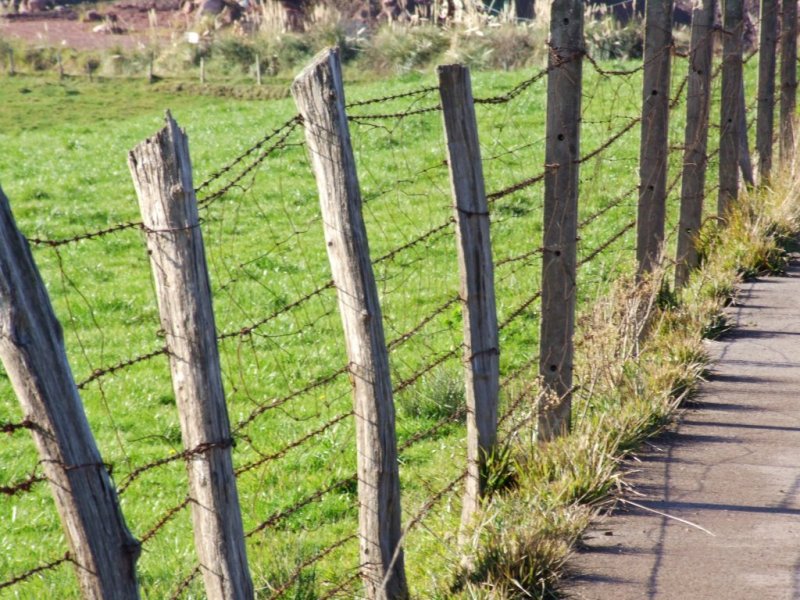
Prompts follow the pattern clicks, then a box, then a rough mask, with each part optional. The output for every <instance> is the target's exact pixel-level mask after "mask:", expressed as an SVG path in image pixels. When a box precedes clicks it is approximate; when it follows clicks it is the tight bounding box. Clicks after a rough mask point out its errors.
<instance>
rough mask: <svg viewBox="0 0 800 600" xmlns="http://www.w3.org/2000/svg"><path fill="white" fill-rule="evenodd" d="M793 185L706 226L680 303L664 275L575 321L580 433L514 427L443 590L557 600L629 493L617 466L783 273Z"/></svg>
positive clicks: (796, 210)
mask: <svg viewBox="0 0 800 600" xmlns="http://www.w3.org/2000/svg"><path fill="white" fill-rule="evenodd" d="M795 186H796V183H795V182H794V180H788V178H787V181H786V182H783V183H781V184H777V185H774V186H773V187H772V189H769V190H765V191H763V192H761V193H757V194H753V195H750V196H748V197H745V198H744V199H743V200H742V202H741V203H740V205H739V206H738V207H737V209H736V210H735V211H734V212H733V213H732V214H730V215H729V217H728V219H727V221H726V222H721V221H714V220H711V221H708V222H707V224H706V228H705V230H704V231H703V233H702V235H701V245H702V248H701V251H702V255H703V264H702V266H701V268H700V269H699V270H698V271H697V272H696V273H694V275H693V277H692V278H691V280H690V282H689V284H688V285H687V286H686V288H685V289H683V290H681V291H680V292H679V293H676V292H673V291H672V290H670V288H669V285H668V283H667V282H668V281H669V279H668V276H669V270H668V269H667V268H666V267H665V266H662V268H661V269H660V270H658V271H657V272H655V273H653V274H652V276H651V277H649V278H648V279H647V280H645V281H640V282H636V281H635V280H634V279H633V278H629V279H625V280H622V281H619V282H618V283H617V284H616V285H615V286H614V288H613V289H612V291H611V292H610V293H609V294H608V295H607V296H606V297H604V298H601V299H599V300H598V301H597V302H596V303H595V304H594V305H593V306H592V307H591V308H590V309H589V310H588V311H587V313H586V314H584V315H583V316H582V317H581V318H580V320H579V332H578V334H577V337H576V340H577V341H576V350H577V356H576V361H577V363H576V381H577V382H578V385H577V388H576V391H575V395H574V400H573V424H574V425H573V431H572V433H571V434H570V435H569V436H566V437H564V438H560V439H558V440H556V441H554V442H552V443H549V444H546V445H540V444H538V443H537V442H536V431H535V427H534V424H535V423H536V418H535V412H536V411H535V409H531V410H529V411H527V413H526V411H525V410H520V411H517V413H516V415H515V418H514V421H515V422H514V423H512V424H510V425H507V427H506V435H505V438H504V442H503V444H504V450H503V452H502V455H503V457H504V459H503V461H499V462H500V463H501V464H500V465H499V466H498V465H497V464H495V468H501V469H503V470H504V477H503V481H505V482H506V483H507V485H506V487H505V488H504V489H499V490H498V491H497V492H496V493H495V494H494V495H493V496H492V497H490V498H489V499H488V500H487V501H486V503H485V505H484V507H483V509H482V511H481V513H480V514H479V516H478V517H477V518H476V520H475V522H474V524H473V527H472V530H471V532H470V535H469V536H468V541H467V543H466V544H465V546H464V548H463V549H462V550H463V552H464V555H465V556H464V557H462V561H461V563H460V564H459V565H458V566H457V567H454V571H455V575H454V577H453V581H452V583H451V586H450V589H449V590H448V592H449V593H450V594H453V595H456V596H458V597H469V598H492V599H506V598H552V597H557V590H558V582H559V578H560V577H561V575H562V572H563V568H564V565H565V562H566V560H567V557H568V555H569V552H570V549H571V548H572V547H573V546H574V544H575V543H576V542H577V540H578V539H579V537H580V535H581V533H582V531H583V530H584V529H585V528H586V527H587V526H588V524H589V523H590V521H591V519H592V517H593V515H595V514H596V512H597V511H598V510H599V509H601V508H603V507H606V506H608V505H610V504H613V502H614V499H615V496H616V495H617V494H619V493H620V492H621V491H622V490H623V489H624V485H625V484H624V473H623V472H622V470H621V461H622V460H623V459H624V458H625V457H626V456H628V455H629V454H630V453H631V452H633V451H634V450H635V449H636V447H637V446H638V445H639V444H640V443H641V442H642V441H643V440H645V439H646V438H648V437H649V436H652V435H654V434H655V433H657V432H659V431H660V430H662V429H663V428H664V426H665V425H667V424H668V423H670V422H671V420H672V419H673V418H674V416H675V414H676V411H677V410H678V408H679V407H680V406H681V404H682V403H683V402H684V401H685V400H687V399H688V398H690V397H691V396H692V394H693V393H694V392H695V391H696V390H697V388H698V385H699V384H700V383H701V382H702V380H703V377H704V374H705V373H706V369H707V367H708V363H709V357H708V354H707V353H706V351H705V349H704V347H703V339H704V338H705V337H711V336H714V335H718V334H719V333H720V332H722V331H724V330H725V329H726V328H727V327H728V323H727V320H726V318H725V313H724V311H723V309H724V307H725V306H726V305H728V304H730V303H731V302H735V293H736V284H737V283H739V282H741V281H742V280H743V279H746V278H749V277H753V276H756V275H761V274H773V275H778V274H781V273H782V272H783V271H784V269H785V267H786V264H787V253H786V250H785V246H786V244H787V241H789V240H791V239H792V236H793V235H794V234H796V233H797V231H798V230H800V201H798V194H797V189H796V187H795Z"/></svg>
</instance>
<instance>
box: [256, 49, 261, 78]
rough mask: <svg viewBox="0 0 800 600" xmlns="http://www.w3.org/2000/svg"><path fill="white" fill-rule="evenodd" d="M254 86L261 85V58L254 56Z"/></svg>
mask: <svg viewBox="0 0 800 600" xmlns="http://www.w3.org/2000/svg"><path fill="white" fill-rule="evenodd" d="M256 85H261V56H260V55H259V54H256Z"/></svg>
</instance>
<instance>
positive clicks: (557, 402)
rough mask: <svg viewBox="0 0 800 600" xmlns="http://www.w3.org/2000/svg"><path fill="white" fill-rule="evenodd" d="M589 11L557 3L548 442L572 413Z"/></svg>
mask: <svg viewBox="0 0 800 600" xmlns="http://www.w3.org/2000/svg"><path fill="white" fill-rule="evenodd" d="M583 5H584V3H583V2H581V1H580V0H554V2H553V5H552V12H551V19H550V47H551V50H550V58H549V59H548V60H549V66H550V67H551V69H552V70H551V71H550V73H549V75H548V76H547V132H546V147H545V178H544V231H543V243H542V246H543V248H544V252H543V254H542V316H541V319H540V320H541V330H540V338H539V373H540V374H541V376H542V378H543V381H544V386H545V389H546V390H547V391H548V392H549V395H550V398H551V399H552V400H553V401H554V405H552V406H543V407H541V408H540V411H539V440H541V441H547V440H550V439H552V438H554V437H557V436H559V435H563V434H565V433H568V432H569V429H570V413H571V411H572V367H573V340H572V337H573V333H574V331H575V294H576V286H575V277H576V268H577V267H576V265H577V241H578V185H579V162H578V161H579V159H580V152H581V150H580V122H581V76H582V67H583V51H584V46H583Z"/></svg>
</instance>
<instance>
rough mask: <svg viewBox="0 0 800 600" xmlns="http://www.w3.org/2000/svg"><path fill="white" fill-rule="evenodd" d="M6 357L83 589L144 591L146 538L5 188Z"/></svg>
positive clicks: (1, 327) (1, 271) (1, 203)
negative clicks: (107, 453) (112, 471)
mask: <svg viewBox="0 0 800 600" xmlns="http://www.w3.org/2000/svg"><path fill="white" fill-rule="evenodd" d="M0 359H2V361H3V366H4V367H5V370H6V373H7V374H8V377H9V379H10V380H11V384H12V386H13V387H14V391H15V392H16V394H17V396H18V398H19V402H20V404H21V405H22V409H23V411H24V412H25V418H26V419H27V420H28V421H30V422H31V423H32V426H31V428H30V429H31V433H32V435H33V439H34V442H35V443H36V447H37V449H38V451H39V456H40V459H41V460H40V464H41V465H42V469H43V470H44V473H45V476H46V477H47V480H48V481H49V482H50V487H51V489H52V491H53V496H54V497H55V503H56V507H57V508H58V512H59V515H60V516H61V521H62V523H63V525H64V533H65V535H66V538H67V543H68V545H69V552H70V559H71V562H72V563H73V564H74V565H75V573H76V575H77V577H78V582H79V584H80V588H81V592H82V594H83V597H84V598H86V599H93V600H94V599H96V600H108V599H119V600H129V599H130V600H135V599H137V598H139V592H138V588H137V583H136V559H137V558H138V556H139V550H140V545H139V542H138V541H137V540H136V539H135V538H134V537H133V536H132V535H131V533H130V531H129V530H128V528H127V526H126V525H125V520H124V518H123V516H122V512H121V511H120V507H119V503H118V500H117V493H116V490H115V488H114V485H113V484H112V482H111V478H110V477H109V474H108V470H107V469H106V466H105V465H104V464H103V459H102V458H101V456H100V452H99V451H98V449H97V445H96V444H95V441H94V437H93V436H92V432H91V430H90V429H89V423H88V421H87V420H86V414H85V413H84V410H83V405H82V404H81V399H80V396H79V395H78V389H77V387H76V386H75V380H74V379H73V376H72V370H71V369H70V366H69V363H68V362H67V356H66V352H65V349H64V339H63V335H62V331H61V326H60V324H59V323H58V321H57V319H56V316H55V314H54V313H53V309H52V306H51V304H50V298H49V297H48V295H47V290H46V289H45V286H44V283H43V282H42V279H41V277H40V276H39V271H38V270H37V268H36V264H35V263H34V260H33V256H32V255H31V252H30V248H29V247H28V243H27V241H26V240H25V238H24V237H23V236H22V234H21V233H20V232H19V231H18V230H17V227H16V224H15V222H14V217H13V216H12V214H11V209H10V207H9V203H8V199H7V198H6V196H5V194H3V191H2V189H0Z"/></svg>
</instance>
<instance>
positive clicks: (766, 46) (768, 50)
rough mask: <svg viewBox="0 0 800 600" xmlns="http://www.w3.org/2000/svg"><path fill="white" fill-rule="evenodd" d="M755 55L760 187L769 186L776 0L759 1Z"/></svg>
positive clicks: (773, 117)
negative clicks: (759, 14)
mask: <svg viewBox="0 0 800 600" xmlns="http://www.w3.org/2000/svg"><path fill="white" fill-rule="evenodd" d="M759 38H760V41H759V52H758V116H757V120H756V151H757V152H758V173H759V180H760V184H761V185H764V184H769V180H770V175H771V173H772V142H773V137H774V128H775V63H776V51H777V48H778V0H761V31H760V33H759Z"/></svg>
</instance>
